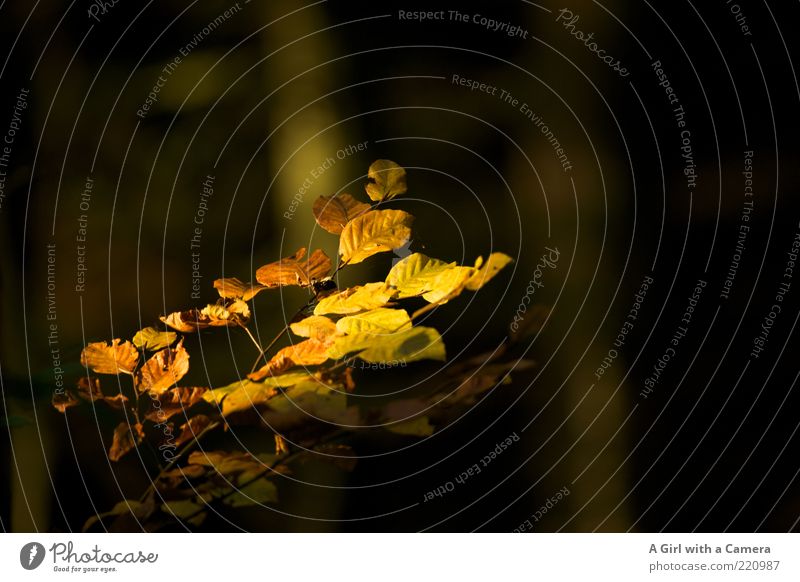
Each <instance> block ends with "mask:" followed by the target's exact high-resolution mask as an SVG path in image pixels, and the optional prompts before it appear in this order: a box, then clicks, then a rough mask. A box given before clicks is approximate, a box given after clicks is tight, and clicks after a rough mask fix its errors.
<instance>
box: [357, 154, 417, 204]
mask: <svg viewBox="0 0 800 582" xmlns="http://www.w3.org/2000/svg"><path fill="white" fill-rule="evenodd" d="M367 177H368V178H369V179H370V182H369V183H368V184H367V185H366V187H365V189H366V191H367V196H369V198H370V200H374V201H375V202H379V201H381V200H391V199H392V198H394V197H395V196H399V195H400V194H405V192H406V190H407V189H408V188H407V186H406V171H405V169H403V168H402V167H401V166H399V165H397V164H396V163H395V162H393V161H391V160H375V161H374V162H372V164H371V165H370V167H369V171H368V173H367Z"/></svg>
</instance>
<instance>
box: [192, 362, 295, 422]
mask: <svg viewBox="0 0 800 582" xmlns="http://www.w3.org/2000/svg"><path fill="white" fill-rule="evenodd" d="M308 378H309V374H308V372H290V373H288V374H282V375H279V376H269V377H267V378H265V379H264V381H263V382H253V381H252V380H239V381H238V382H234V383H232V384H228V385H227V386H222V387H220V388H215V389H214V390H209V391H208V392H206V393H205V394H204V395H203V399H204V400H206V401H208V402H211V403H212V404H213V403H217V404H220V403H221V405H222V415H223V416H228V415H229V414H232V413H234V412H239V411H241V410H247V409H250V408H252V407H253V406H256V405H259V404H263V403H264V402H266V401H267V400H268V399H270V398H271V397H272V396H274V395H275V394H277V393H278V390H277V389H278V388H285V387H288V386H293V385H294V384H297V383H299V382H302V381H303V380H307V379H308Z"/></svg>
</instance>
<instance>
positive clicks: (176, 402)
mask: <svg viewBox="0 0 800 582" xmlns="http://www.w3.org/2000/svg"><path fill="white" fill-rule="evenodd" d="M206 391H207V388H200V387H193V388H187V387H180V388H170V389H169V390H166V391H165V392H162V393H161V394H159V395H155V394H152V395H150V406H151V409H150V411H149V412H148V413H147V414H146V415H145V418H146V419H147V420H152V421H153V422H164V421H165V420H167V419H168V418H171V417H172V416H175V415H176V414H179V413H181V412H185V411H187V410H188V409H189V408H191V407H192V406H194V405H195V404H197V403H198V402H201V401H202V400H203V395H204V394H205V393H206Z"/></svg>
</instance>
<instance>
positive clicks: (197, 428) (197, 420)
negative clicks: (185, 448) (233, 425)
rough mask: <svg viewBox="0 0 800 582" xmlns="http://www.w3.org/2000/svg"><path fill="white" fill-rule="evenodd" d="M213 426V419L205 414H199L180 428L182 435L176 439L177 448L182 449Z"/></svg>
mask: <svg viewBox="0 0 800 582" xmlns="http://www.w3.org/2000/svg"><path fill="white" fill-rule="evenodd" d="M209 425H211V419H210V418H208V417H207V416H206V415H205V414H197V415H195V416H193V417H192V418H190V419H189V421H188V422H185V423H183V424H182V425H181V427H180V431H181V432H180V434H179V435H178V438H176V439H175V443H174V444H175V446H176V447H180V446H182V445H184V444H186V443H188V442H189V441H192V440H194V439H195V438H197V436H198V435H199V434H200V433H201V432H203V431H204V430H205V429H206V428H208V427H209Z"/></svg>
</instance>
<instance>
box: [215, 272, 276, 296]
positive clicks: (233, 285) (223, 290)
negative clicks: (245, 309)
mask: <svg viewBox="0 0 800 582" xmlns="http://www.w3.org/2000/svg"><path fill="white" fill-rule="evenodd" d="M214 289H216V290H217V292H218V293H219V296H220V297H224V298H225V299H241V300H242V301H250V300H251V299H252V298H253V297H255V296H256V295H258V294H259V293H261V292H262V291H263V290H264V289H269V287H265V286H264V285H258V284H256V283H244V282H242V281H240V280H239V279H237V278H236V277H228V278H224V279H217V280H216V281H214Z"/></svg>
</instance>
